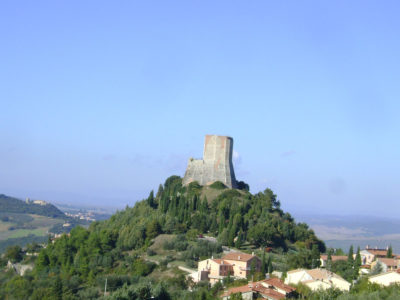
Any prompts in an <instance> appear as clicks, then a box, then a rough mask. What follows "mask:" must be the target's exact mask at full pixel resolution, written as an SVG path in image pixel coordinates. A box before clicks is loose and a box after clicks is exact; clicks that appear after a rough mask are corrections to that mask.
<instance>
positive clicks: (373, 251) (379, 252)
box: [366, 248, 387, 256]
mask: <svg viewBox="0 0 400 300" xmlns="http://www.w3.org/2000/svg"><path fill="white" fill-rule="evenodd" d="M366 250H367V251H368V252H369V253H371V254H373V255H380V256H386V254H387V250H386V249H370V248H369V249H366Z"/></svg>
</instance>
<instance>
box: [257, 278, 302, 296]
mask: <svg viewBox="0 0 400 300" xmlns="http://www.w3.org/2000/svg"><path fill="white" fill-rule="evenodd" d="M259 282H263V283H266V284H268V285H271V286H273V287H276V288H278V289H281V290H284V291H285V292H286V293H291V292H293V291H295V290H296V289H295V288H294V287H291V286H290V285H287V284H284V283H283V281H282V280H280V279H279V278H269V279H265V280H262V281H259Z"/></svg>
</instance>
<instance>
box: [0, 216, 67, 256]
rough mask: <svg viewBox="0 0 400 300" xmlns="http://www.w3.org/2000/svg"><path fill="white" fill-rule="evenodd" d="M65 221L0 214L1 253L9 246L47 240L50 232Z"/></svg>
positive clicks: (43, 217)
mask: <svg viewBox="0 0 400 300" xmlns="http://www.w3.org/2000/svg"><path fill="white" fill-rule="evenodd" d="M63 223H64V220H62V219H55V218H50V217H45V216H39V215H33V214H18V213H0V253H1V252H3V251H4V250H5V249H6V248H7V246H10V245H20V246H24V245H26V244H27V243H32V242H39V243H41V242H44V241H46V240H47V235H48V233H49V230H50V229H51V228H52V227H53V226H54V225H57V224H63Z"/></svg>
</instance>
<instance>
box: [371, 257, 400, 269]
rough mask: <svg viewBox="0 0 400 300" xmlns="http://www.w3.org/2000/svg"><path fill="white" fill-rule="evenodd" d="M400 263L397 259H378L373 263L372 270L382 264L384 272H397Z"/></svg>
mask: <svg viewBox="0 0 400 300" xmlns="http://www.w3.org/2000/svg"><path fill="white" fill-rule="evenodd" d="M399 263H400V261H399V260H398V259H395V258H377V259H376V260H375V261H373V262H372V263H371V269H374V268H375V267H376V265H377V264H380V265H381V267H382V271H383V272H389V271H396V270H397V269H398V268H399Z"/></svg>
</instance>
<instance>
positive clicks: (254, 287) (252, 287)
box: [221, 282, 286, 300]
mask: <svg viewBox="0 0 400 300" xmlns="http://www.w3.org/2000/svg"><path fill="white" fill-rule="evenodd" d="M249 292H257V293H259V294H261V295H264V296H268V298H269V299H274V300H280V299H285V297H286V296H285V295H284V294H282V293H279V292H277V291H275V290H273V289H270V288H266V287H264V286H262V285H261V284H260V282H254V283H249V284H246V285H242V286H238V287H233V288H230V289H228V290H227V291H225V292H224V293H223V294H222V295H221V297H225V296H229V295H232V294H236V293H249Z"/></svg>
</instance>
